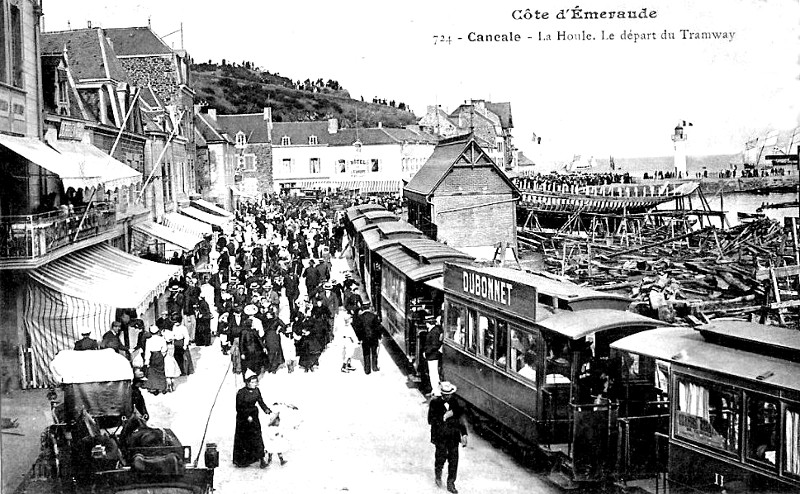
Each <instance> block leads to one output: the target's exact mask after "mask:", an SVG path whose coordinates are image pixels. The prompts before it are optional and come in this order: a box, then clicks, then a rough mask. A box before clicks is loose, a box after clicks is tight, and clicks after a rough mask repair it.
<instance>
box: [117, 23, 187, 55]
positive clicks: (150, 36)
mask: <svg viewBox="0 0 800 494" xmlns="http://www.w3.org/2000/svg"><path fill="white" fill-rule="evenodd" d="M105 32H106V36H108V37H109V38H110V39H111V42H112V43H113V44H114V51H116V52H117V55H118V56H120V57H127V56H135V55H171V54H172V49H171V48H170V47H169V46H167V45H166V43H164V42H163V41H161V39H160V38H159V37H158V36H156V33H154V32H153V30H152V29H150V28H149V27H121V28H110V29H106V30H105Z"/></svg>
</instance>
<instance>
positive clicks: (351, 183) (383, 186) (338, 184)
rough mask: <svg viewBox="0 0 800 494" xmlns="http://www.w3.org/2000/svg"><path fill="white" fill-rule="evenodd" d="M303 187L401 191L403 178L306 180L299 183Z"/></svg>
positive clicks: (382, 192) (379, 192)
mask: <svg viewBox="0 0 800 494" xmlns="http://www.w3.org/2000/svg"><path fill="white" fill-rule="evenodd" d="M299 187H300V188H301V189H339V190H353V191H355V190H357V191H359V192H360V193H362V194H388V193H400V192H401V191H402V190H403V182H402V181H401V180H304V181H301V182H300V183H299Z"/></svg>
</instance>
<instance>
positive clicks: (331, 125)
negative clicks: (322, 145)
mask: <svg viewBox="0 0 800 494" xmlns="http://www.w3.org/2000/svg"><path fill="white" fill-rule="evenodd" d="M337 132H339V120H337V119H335V118H329V119H328V134H335V133H337Z"/></svg>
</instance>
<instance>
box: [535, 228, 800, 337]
mask: <svg viewBox="0 0 800 494" xmlns="http://www.w3.org/2000/svg"><path fill="white" fill-rule="evenodd" d="M789 226H791V227H787V228H784V227H783V226H782V225H781V224H780V223H778V222H775V221H772V220H770V219H766V218H761V219H756V220H754V221H751V222H748V223H742V224H739V225H737V226H735V227H732V228H729V229H726V230H721V229H718V228H714V227H705V228H700V229H696V230H691V231H688V232H685V233H680V234H676V235H665V233H664V232H663V230H662V229H652V230H645V229H643V230H642V231H641V239H640V242H641V243H640V244H639V245H634V246H630V247H628V246H620V245H613V243H610V242H605V241H603V240H604V239H595V241H591V240H589V239H585V238H584V239H575V238H574V237H571V238H567V237H558V236H556V237H555V238H554V239H553V240H554V243H552V244H551V245H552V246H556V245H558V244H559V243H560V245H558V248H551V249H549V250H546V251H545V252H544V261H545V266H546V268H547V269H548V270H550V271H553V272H556V273H558V274H561V275H564V276H567V277H569V278H571V279H572V280H573V281H576V282H578V283H581V284H585V285H587V286H591V287H593V288H595V289H597V290H608V291H614V292H617V293H621V294H625V295H628V296H632V297H633V298H634V299H635V301H636V302H635V305H636V306H637V307H638V309H639V310H641V311H642V312H643V313H646V314H648V315H650V316H654V317H659V318H661V319H663V320H667V321H670V322H672V321H675V320H676V319H677V321H678V322H680V320H681V319H682V320H683V321H684V322H688V323H697V322H700V321H703V320H704V319H705V318H715V317H723V316H725V317H737V318H749V319H755V320H761V321H762V322H768V321H766V318H767V317H774V316H779V317H778V319H779V322H780V323H782V324H787V325H790V326H791V325H797V320H798V319H797V305H798V304H800V302H798V298H799V297H798V284H800V276H797V275H796V274H797V270H798V268H797V266H798V264H799V263H798V262H797V259H798V253H797V247H796V246H797V236H796V235H797V227H796V222H795V223H794V224H793V226H792V225H789ZM770 268H772V269H771V270H770ZM764 270H766V271H764ZM765 272H766V273H769V272H772V273H773V274H774V275H775V276H773V277H770V276H769V274H767V275H766V277H765V274H764V273H765ZM778 279H783V280H785V281H782V283H783V286H782V287H781V286H778V285H779V283H778ZM776 304H778V305H776ZM775 311H777V313H776V312H775ZM770 312H771V313H770ZM754 314H755V316H754Z"/></svg>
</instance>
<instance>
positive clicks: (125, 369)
mask: <svg viewBox="0 0 800 494" xmlns="http://www.w3.org/2000/svg"><path fill="white" fill-rule="evenodd" d="M50 369H51V372H52V374H53V377H54V379H55V381H56V382H57V383H58V384H59V386H60V389H61V392H62V397H63V400H59V399H57V393H55V392H52V393H51V396H50V399H51V410H52V417H53V424H52V425H50V426H48V427H47V428H46V429H45V430H44V432H43V433H42V446H41V451H40V454H39V458H38V459H37V461H36V464H35V465H34V468H33V476H32V480H31V482H32V485H31V486H30V487H31V488H32V489H33V490H34V491H37V490H36V489H37V487H36V486H37V485H38V486H41V487H42V490H44V491H48V492H64V493H93V494H115V493H134V492H149V493H154V494H155V493H160V492H163V493H181V494H208V493H210V492H212V491H213V481H214V468H215V467H216V466H217V464H218V461H219V460H218V454H217V453H216V451H215V450H214V449H213V448H207V449H206V468H203V467H197V466H196V464H195V465H191V464H190V462H191V458H192V451H191V447H189V446H184V445H182V444H181V442H180V440H179V439H178V438H177V437H176V436H175V434H174V433H173V432H172V431H171V430H170V429H156V428H151V427H149V426H148V425H147V423H146V422H145V421H144V420H143V419H142V418H141V416H139V415H138V413H137V412H135V411H134V410H133V407H132V401H131V386H132V383H131V381H132V378H133V371H132V370H131V366H130V363H129V362H128V360H127V359H126V358H125V357H123V356H120V355H118V354H117V353H116V352H114V351H113V350H111V349H105V350H94V351H74V350H62V351H61V352H59V353H58V355H56V357H55V358H54V359H53V361H52V362H51V364H50ZM34 484H35V485H34Z"/></svg>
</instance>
